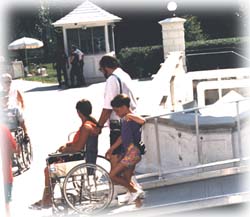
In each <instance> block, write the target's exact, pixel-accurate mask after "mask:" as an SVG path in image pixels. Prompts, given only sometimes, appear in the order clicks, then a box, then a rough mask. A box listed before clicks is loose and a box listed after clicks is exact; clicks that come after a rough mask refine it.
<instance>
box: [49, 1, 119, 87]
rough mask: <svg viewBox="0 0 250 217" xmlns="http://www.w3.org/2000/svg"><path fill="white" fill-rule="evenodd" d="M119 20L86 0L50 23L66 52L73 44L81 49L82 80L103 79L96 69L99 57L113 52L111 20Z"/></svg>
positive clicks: (88, 81) (91, 81) (93, 81)
mask: <svg viewBox="0 0 250 217" xmlns="http://www.w3.org/2000/svg"><path fill="white" fill-rule="evenodd" d="M120 20H121V18H120V17H117V16H115V15H113V14H110V13H109V12H107V11H105V10H103V9H101V8H100V7H98V6H96V5H95V4H93V3H92V2H90V1H88V0H87V1H85V2H83V3H82V4H81V5H79V6H78V7H77V8H75V9H74V10H73V11H71V12H70V13H69V14H67V15H66V16H65V17H62V18H61V19H59V20H57V21H56V22H54V23H53V25H54V26H55V27H61V28H62V30H63V40H64V48H65V52H66V54H69V53H70V52H69V51H70V48H71V45H73V44H74V45H76V46H77V47H78V48H79V49H80V50H81V51H83V52H84V54H85V57H84V68H83V74H84V78H85V81H86V83H88V84H90V83H95V82H100V81H103V80H104V77H103V75H102V73H101V72H100V71H99V60H100V58H101V57H102V56H103V55H104V54H106V53H110V52H112V51H115V40H114V26H115V25H114V23H115V22H119V21H120ZM68 56H69V55H68ZM68 73H69V72H68Z"/></svg>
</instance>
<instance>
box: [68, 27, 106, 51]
mask: <svg viewBox="0 0 250 217" xmlns="http://www.w3.org/2000/svg"><path fill="white" fill-rule="evenodd" d="M67 38H68V45H69V48H70V47H71V45H72V44H74V45H76V46H78V47H79V48H80V49H81V50H82V51H83V52H84V53H85V54H87V55H88V54H89V55H93V54H99V53H105V52H106V48H105V35H104V26H101V27H90V28H86V29H85V28H82V29H68V30H67Z"/></svg>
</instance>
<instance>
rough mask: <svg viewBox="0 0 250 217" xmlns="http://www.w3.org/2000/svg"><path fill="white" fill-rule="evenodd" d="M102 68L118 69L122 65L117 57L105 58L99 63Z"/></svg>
mask: <svg viewBox="0 0 250 217" xmlns="http://www.w3.org/2000/svg"><path fill="white" fill-rule="evenodd" d="M99 65H100V67H108V68H111V69H115V68H117V67H120V64H119V62H118V60H117V59H116V58H115V57H112V56H108V55H106V56H103V57H102V58H101V60H100V62H99Z"/></svg>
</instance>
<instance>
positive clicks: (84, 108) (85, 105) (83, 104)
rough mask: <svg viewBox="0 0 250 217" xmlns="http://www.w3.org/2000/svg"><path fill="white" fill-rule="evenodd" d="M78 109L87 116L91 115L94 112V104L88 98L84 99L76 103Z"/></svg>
mask: <svg viewBox="0 0 250 217" xmlns="http://www.w3.org/2000/svg"><path fill="white" fill-rule="evenodd" d="M76 109H77V111H79V112H80V113H81V114H83V115H84V116H86V117H89V116H90V115H91V113H92V105H91V103H90V101H89V100H87V99H82V100H80V101H78V102H77V103H76Z"/></svg>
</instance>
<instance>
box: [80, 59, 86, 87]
mask: <svg viewBox="0 0 250 217" xmlns="http://www.w3.org/2000/svg"><path fill="white" fill-rule="evenodd" d="M79 65H80V74H79V79H80V85H84V84H85V78H84V75H83V66H84V63H83V61H80V62H79Z"/></svg>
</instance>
